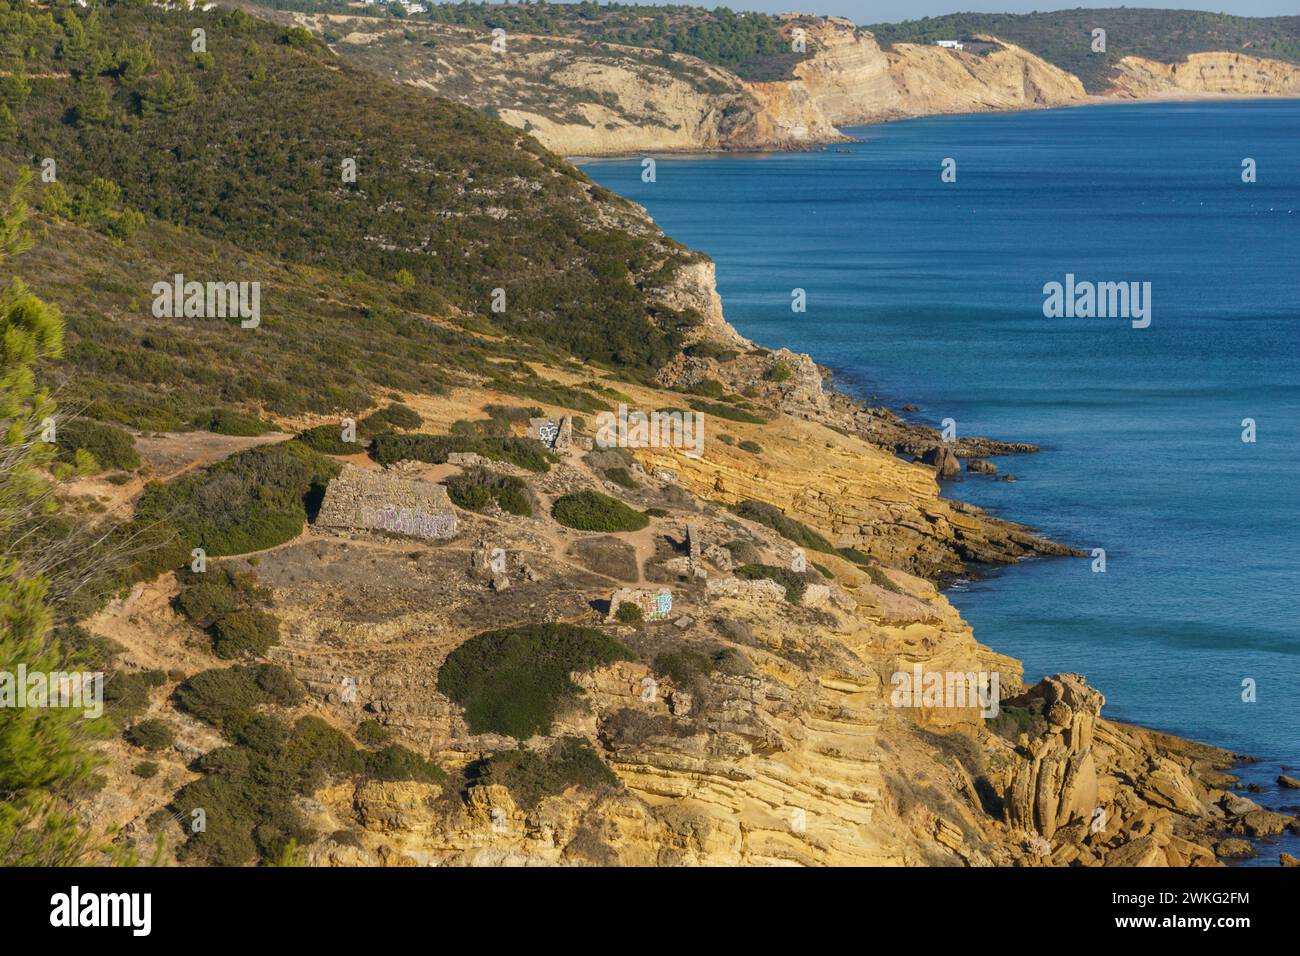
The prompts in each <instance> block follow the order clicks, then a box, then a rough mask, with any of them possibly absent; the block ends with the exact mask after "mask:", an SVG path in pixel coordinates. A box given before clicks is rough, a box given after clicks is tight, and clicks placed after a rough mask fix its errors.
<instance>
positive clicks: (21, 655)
mask: <svg viewBox="0 0 1300 956" xmlns="http://www.w3.org/2000/svg"><path fill="white" fill-rule="evenodd" d="M30 178H31V174H30V172H28V171H26V170H24V172H23V174H22V175H21V176H20V178H19V182H18V185H17V186H16V187H15V189H14V191H13V193H12V194H11V195H10V197H9V200H8V202H7V203H6V204H5V205H4V206H3V208H2V209H0V266H2V265H3V264H4V263H5V262H6V261H7V260H8V259H9V258H10V257H11V256H13V255H16V254H18V253H20V252H23V251H24V250H26V249H27V248H28V247H29V246H30V244H31V240H30V237H29V236H28V234H27V232H26V230H25V228H24V223H25V221H26V218H27V205H26V203H25V202H24V201H23V198H22V197H23V191H24V190H25V187H26V186H27V183H28V181H29V180H30ZM62 350H63V319H62V317H61V315H60V314H59V311H58V309H57V308H55V307H54V306H50V305H47V304H46V303H44V302H42V301H41V300H40V299H38V298H37V297H36V296H35V295H33V294H32V293H31V292H30V291H29V290H28V289H27V287H26V286H25V285H24V284H23V283H22V281H21V280H19V279H17V278H12V279H10V281H9V282H8V284H7V285H6V286H5V287H4V289H3V291H0V425H2V426H3V428H4V432H3V435H2V436H0V674H10V675H16V673H17V671H18V668H19V666H20V665H25V667H26V670H27V672H28V673H50V672H54V671H62V670H69V669H71V668H70V667H69V664H68V658H67V655H66V654H65V653H64V651H63V650H62V649H61V648H60V647H59V645H58V643H57V642H56V641H55V640H54V639H53V637H52V636H51V633H50V627H51V622H50V612H49V609H48V607H47V606H46V592H47V583H46V581H45V580H44V578H43V577H42V576H41V575H39V574H36V573H33V572H31V571H30V569H28V568H27V567H26V566H25V563H24V561H23V560H22V558H20V557H19V554H20V552H21V548H20V546H19V545H18V542H19V541H21V540H22V538H23V536H24V533H25V532H27V531H28V530H29V529H30V528H31V527H32V525H33V524H34V523H36V522H39V520H40V517H41V515H42V514H43V513H44V512H46V511H48V503H49V498H48V495H47V494H46V492H47V490H48V486H47V483H46V479H45V477H44V466H46V465H47V464H48V463H49V461H50V460H51V458H52V456H53V445H52V444H51V443H49V442H46V441H43V440H42V437H43V436H42V431H43V429H44V424H43V423H44V422H45V421H46V420H47V419H49V418H50V417H51V416H52V415H53V413H54V404H53V402H52V401H51V400H50V397H49V394H48V392H47V391H46V390H45V389H42V388H40V387H39V386H38V384H37V380H36V368H37V366H38V364H39V363H41V362H43V361H47V360H50V359H54V358H57V357H59V355H60V354H61V353H62ZM14 679H16V678H14ZM11 703H12V702H11ZM100 732H102V726H100V725H99V724H97V722H95V721H91V720H88V719H87V718H86V716H85V712H84V711H83V710H74V709H71V708H67V707H16V706H12V705H11V706H3V707H0V865H5V866H14V865H35V866H51V865H60V864H71V863H75V862H78V861H80V860H81V859H83V858H84V856H85V853H86V851H87V846H88V838H87V835H86V833H85V832H84V830H83V828H82V827H81V825H80V823H79V821H78V820H77V818H76V817H75V816H74V815H73V814H72V813H71V812H69V811H68V809H67V808H66V806H65V801H64V799H63V798H64V797H66V796H67V795H68V793H69V791H70V790H71V789H72V788H73V787H75V786H76V785H77V784H78V783H81V782H83V781H84V780H85V779H86V778H87V777H88V776H89V774H90V771H91V768H92V766H93V757H92V755H91V753H90V751H89V749H88V742H89V740H90V739H91V738H92V737H93V736H95V735H96V734H97V733H100Z"/></svg>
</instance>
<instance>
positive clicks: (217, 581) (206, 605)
mask: <svg viewBox="0 0 1300 956" xmlns="http://www.w3.org/2000/svg"><path fill="white" fill-rule="evenodd" d="M176 576H177V579H178V580H179V581H180V585H181V590H180V593H179V594H177V595H176V599H175V601H174V603H175V605H176V609H177V610H178V611H180V612H181V613H182V614H184V615H185V616H186V617H187V618H189V619H190V621H191V623H193V624H194V625H195V626H196V627H201V628H204V629H207V628H209V627H212V625H214V624H216V623H217V621H218V619H220V618H222V617H225V616H226V615H227V614H231V613H233V612H235V611H239V610H244V609H246V608H251V607H257V606H258V605H260V604H262V603H264V602H265V601H266V600H268V599H269V597H270V593H269V592H268V591H267V590H266V589H264V588H261V587H259V586H258V584H257V576H256V575H254V574H253V573H252V572H251V571H238V570H236V569H235V568H232V567H230V566H229V565H227V564H224V563H223V564H214V565H212V566H211V567H209V568H208V569H207V570H206V571H204V572H203V573H202V574H198V573H195V572H194V571H191V570H189V569H188V568H186V569H184V570H182V571H180V572H178V573H177V575H176Z"/></svg>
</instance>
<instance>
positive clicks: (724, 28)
mask: <svg viewBox="0 0 1300 956" xmlns="http://www.w3.org/2000/svg"><path fill="white" fill-rule="evenodd" d="M262 5H263V6H266V7H270V8H271V9H275V10H294V11H298V12H302V13H347V14H352V15H365V16H374V17H379V18H391V19H398V20H409V21H412V22H417V23H443V24H449V25H455V26H462V27H477V28H480V29H482V30H483V31H484V32H488V31H491V30H492V29H495V28H500V29H503V30H506V31H507V32H509V33H526V34H531V35H533V36H564V37H576V38H578V39H583V40H598V41H600V42H602V43H621V44H626V45H628V46H643V47H649V48H651V49H655V50H662V51H664V52H666V53H685V54H688V55H690V56H694V57H698V58H699V59H701V60H703V61H704V62H706V63H712V64H714V65H715V66H721V67H725V68H726V69H729V70H731V71H732V72H734V73H736V75H738V76H740V77H741V78H742V79H747V80H775V79H784V78H788V77H789V76H790V75H791V73H790V70H791V68H792V67H793V66H794V64H796V63H798V62H799V61H800V60H802V59H804V57H805V56H806V54H802V53H794V52H792V50H791V46H790V43H789V42H788V41H787V40H785V39H783V38H782V37H781V36H780V34H779V33H778V27H779V25H780V19H779V18H777V17H772V16H769V15H768V14H766V13H754V12H750V11H742V12H736V11H733V10H731V9H729V8H727V7H717V8H715V9H713V10H705V9H703V8H702V7H692V6H682V5H674V4H670V5H664V6H651V5H645V4H636V3H605V4H597V3H591V2H585V0H584V2H583V3H572V4H570V3H557V4H546V3H538V4H526V3H525V4H501V3H432V2H430V3H426V4H424V6H426V7H427V8H428V9H427V10H425V11H424V12H419V13H406V12H405V11H404V9H403V8H402V7H399V6H397V5H395V4H394V5H388V6H379V5H373V6H368V7H364V8H358V7H355V6H352V5H350V4H347V3H341V2H336V0H267V2H265V3H263V4H262Z"/></svg>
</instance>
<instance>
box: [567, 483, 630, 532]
mask: <svg viewBox="0 0 1300 956" xmlns="http://www.w3.org/2000/svg"><path fill="white" fill-rule="evenodd" d="M551 515H552V516H553V517H554V518H555V520H556V521H558V522H559V523H560V524H562V525H564V526H565V527H566V528H575V529H577V530H578V531H640V530H641V529H642V528H644V527H645V526H646V525H648V524H649V523H650V519H649V518H647V517H646V516H645V515H643V514H642V513H641V512H639V511H635V510H633V509H632V508H629V507H628V506H627V505H625V504H623V502H621V501H618V500H616V499H614V498H611V497H609V496H608V495H602V494H601V493H600V492H598V491H577V492H574V493H572V494H568V495H563V496H561V497H559V498H557V499H556V500H555V504H553V505H552V506H551Z"/></svg>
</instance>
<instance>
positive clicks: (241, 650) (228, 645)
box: [213, 610, 280, 660]
mask: <svg viewBox="0 0 1300 956" xmlns="http://www.w3.org/2000/svg"><path fill="white" fill-rule="evenodd" d="M213 631H214V637H215V639H216V643H215V645H214V650H215V651H216V654H217V656H218V657H220V658H224V659H225V660H232V659H233V658H236V657H243V656H245V655H252V656H258V655H261V654H265V653H266V652H267V651H268V650H270V649H271V647H272V646H273V645H275V644H277V643H279V640H280V622H279V621H277V620H276V619H275V618H274V617H272V616H271V615H270V614H267V613H266V612H265V611H258V610H247V611H232V612H231V613H230V614H227V615H225V616H224V617H221V618H218V620H217V622H216V624H214V625H213Z"/></svg>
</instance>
